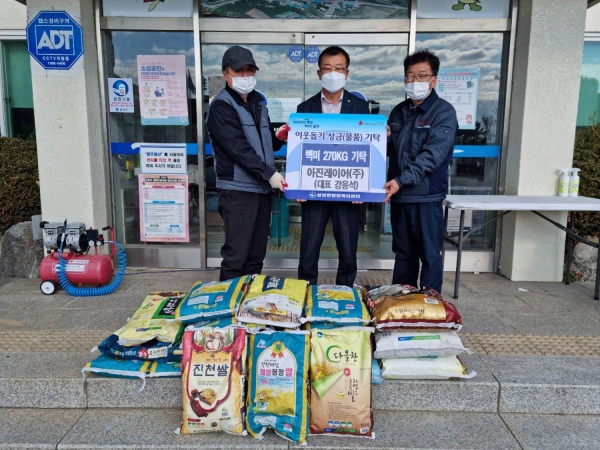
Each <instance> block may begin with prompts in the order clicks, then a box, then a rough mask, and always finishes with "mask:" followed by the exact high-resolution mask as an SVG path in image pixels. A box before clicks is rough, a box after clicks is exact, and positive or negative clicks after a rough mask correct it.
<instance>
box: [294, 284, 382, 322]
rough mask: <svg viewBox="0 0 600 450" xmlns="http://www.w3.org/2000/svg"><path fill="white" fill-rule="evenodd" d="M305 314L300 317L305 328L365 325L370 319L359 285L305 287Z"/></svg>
mask: <svg viewBox="0 0 600 450" xmlns="http://www.w3.org/2000/svg"><path fill="white" fill-rule="evenodd" d="M304 316H305V317H303V318H301V319H300V320H301V321H302V322H303V323H305V328H306V329H307V330H311V329H324V330H327V329H332V328H338V327H340V326H350V325H352V326H354V325H356V326H364V325H367V324H369V323H370V322H371V315H370V314H369V311H368V310H367V307H366V305H365V304H364V303H363V301H362V292H361V291H360V290H359V289H356V288H351V287H348V286H336V285H331V284H320V285H313V286H309V287H308V292H307V298H306V308H305V313H304Z"/></svg>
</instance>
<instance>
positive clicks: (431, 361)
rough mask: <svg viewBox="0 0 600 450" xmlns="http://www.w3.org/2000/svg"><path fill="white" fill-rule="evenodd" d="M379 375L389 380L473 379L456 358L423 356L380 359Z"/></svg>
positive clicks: (473, 373) (475, 373)
mask: <svg viewBox="0 0 600 450" xmlns="http://www.w3.org/2000/svg"><path fill="white" fill-rule="evenodd" d="M381 364H382V366H383V368H382V369H381V375H383V378H384V379H391V380H447V379H449V378H473V377H475V376H476V375H477V372H475V371H472V372H471V373H468V372H467V368H466V367H465V365H464V364H463V363H462V362H461V360H460V359H459V358H458V356H423V357H419V358H395V359H382V360H381Z"/></svg>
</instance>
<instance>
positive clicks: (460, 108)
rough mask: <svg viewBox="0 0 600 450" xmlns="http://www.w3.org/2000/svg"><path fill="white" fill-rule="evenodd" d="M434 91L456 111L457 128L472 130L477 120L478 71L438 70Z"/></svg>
mask: <svg viewBox="0 0 600 450" xmlns="http://www.w3.org/2000/svg"><path fill="white" fill-rule="evenodd" d="M435 90H436V91H437V93H438V95H439V96H440V97H441V98H443V99H444V100H446V101H448V102H450V103H451V104H452V106H454V109H456V117H457V118H458V128H460V129H461V130H474V129H475V121H476V120H477V96H478V92H479V69H440V71H439V72H438V81H437V86H436V88H435Z"/></svg>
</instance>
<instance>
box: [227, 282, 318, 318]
mask: <svg viewBox="0 0 600 450" xmlns="http://www.w3.org/2000/svg"><path fill="white" fill-rule="evenodd" d="M306 286H307V283H306V281H304V280H296V279H293V278H277V277H271V276H265V275H257V276H256V277H254V280H253V281H252V284H251V285H250V288H249V289H248V291H247V293H246V296H245V297H244V300H243V301H242V304H241V305H240V308H239V310H238V313H237V319H238V321H240V322H245V323H256V324H264V325H273V326H276V327H281V328H292V329H293V328H298V327H299V326H300V317H301V316H302V309H303V308H304V302H305V299H306Z"/></svg>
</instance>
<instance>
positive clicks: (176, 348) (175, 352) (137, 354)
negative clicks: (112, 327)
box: [97, 330, 182, 362]
mask: <svg viewBox="0 0 600 450" xmlns="http://www.w3.org/2000/svg"><path fill="white" fill-rule="evenodd" d="M120 332H121V330H118V331H116V332H115V333H114V334H111V335H110V336H108V337H107V338H106V339H104V341H102V343H101V344H100V345H99V346H98V347H97V349H98V350H99V351H100V353H102V354H103V355H105V356H108V357H110V358H119V359H129V360H141V361H157V362H169V361H175V362H181V355H182V351H181V343H175V344H173V343H170V342H160V341H158V340H156V339H152V340H151V341H148V342H146V343H144V344H142V345H133V346H129V347H126V346H124V345H120V344H119V333H120Z"/></svg>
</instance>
